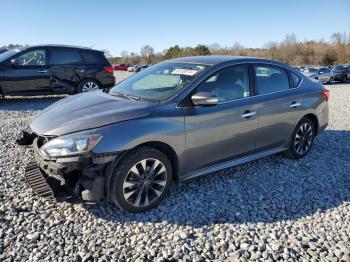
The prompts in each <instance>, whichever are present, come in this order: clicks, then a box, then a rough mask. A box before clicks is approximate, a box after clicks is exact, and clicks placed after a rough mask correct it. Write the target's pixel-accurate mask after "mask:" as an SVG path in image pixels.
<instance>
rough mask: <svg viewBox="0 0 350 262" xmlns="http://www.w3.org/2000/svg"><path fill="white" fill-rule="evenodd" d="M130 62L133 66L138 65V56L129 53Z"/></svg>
mask: <svg viewBox="0 0 350 262" xmlns="http://www.w3.org/2000/svg"><path fill="white" fill-rule="evenodd" d="M130 60H131V63H132V64H133V65H134V64H137V63H138V61H139V57H138V55H137V54H136V53H134V52H131V53H130Z"/></svg>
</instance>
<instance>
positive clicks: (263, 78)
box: [254, 65, 289, 95]
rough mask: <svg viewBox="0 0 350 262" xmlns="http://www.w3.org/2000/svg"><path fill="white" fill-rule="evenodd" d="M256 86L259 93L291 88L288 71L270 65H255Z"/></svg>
mask: <svg viewBox="0 0 350 262" xmlns="http://www.w3.org/2000/svg"><path fill="white" fill-rule="evenodd" d="M254 72H255V76H256V81H255V82H256V88H257V92H258V94H259V95H263V94H268V93H274V92H278V91H284V90H288V89H289V80H288V75H287V72H286V71H285V70H284V69H283V68H279V67H276V66H270V65H256V66H254Z"/></svg>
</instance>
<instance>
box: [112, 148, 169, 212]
mask: <svg viewBox="0 0 350 262" xmlns="http://www.w3.org/2000/svg"><path fill="white" fill-rule="evenodd" d="M171 182H172V168H171V164H170V161H169V159H168V158H167V157H166V156H165V155H164V154H163V153H162V152H160V151H158V150H156V149H154V148H152V147H140V148H137V149H135V150H133V151H131V152H130V153H129V154H128V155H126V156H125V158H124V159H122V160H121V163H120V164H119V165H118V166H117V167H116V170H115V171H114V173H113V175H112V179H111V183H110V194H111V195H110V197H111V199H112V201H113V202H114V203H115V204H116V205H117V206H119V207H120V208H121V209H123V210H124V211H127V212H131V213H138V212H143V211H147V210H150V209H152V208H154V207H156V206H157V205H158V204H159V203H160V202H161V201H162V199H163V198H164V197H165V195H166V194H167V192H168V191H169V188H170V185H171Z"/></svg>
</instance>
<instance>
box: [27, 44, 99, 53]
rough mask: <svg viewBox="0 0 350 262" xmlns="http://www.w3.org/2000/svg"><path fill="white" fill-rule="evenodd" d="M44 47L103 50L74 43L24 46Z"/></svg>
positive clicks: (29, 47)
mask: <svg viewBox="0 0 350 262" xmlns="http://www.w3.org/2000/svg"><path fill="white" fill-rule="evenodd" d="M40 47H41V48H44V47H59V48H74V49H81V50H87V51H96V52H102V51H100V50H96V49H91V48H89V47H84V46H74V45H58V44H47V45H32V46H25V47H23V48H22V50H25V49H32V48H40Z"/></svg>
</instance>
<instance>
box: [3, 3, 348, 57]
mask: <svg viewBox="0 0 350 262" xmlns="http://www.w3.org/2000/svg"><path fill="white" fill-rule="evenodd" d="M0 10H1V11H0V12H1V15H0V46H2V45H7V44H10V43H18V44H29V45H35V44H69V45H80V46H87V47H94V48H96V49H107V50H109V51H110V52H111V53H112V54H113V55H114V56H118V55H120V52H121V51H122V50H127V51H133V52H139V50H140V48H141V47H142V46H143V45H145V44H149V45H151V46H153V47H154V48H155V51H157V52H161V51H162V50H164V49H165V48H168V47H169V46H172V45H174V44H178V45H180V46H195V45H197V44H198V43H201V44H207V45H209V44H212V43H219V44H221V45H223V46H232V45H233V44H234V43H235V42H239V43H240V44H242V45H243V46H245V47H263V46H264V45H265V44H266V43H267V42H269V41H281V40H282V39H283V38H284V37H285V35H286V34H287V33H295V34H296V36H297V39H298V40H304V39H307V40H319V39H322V38H323V39H325V40H327V41H328V40H329V38H330V36H331V34H332V33H333V32H337V31H340V32H347V33H350V0H334V1H329V0H328V1H326V0H317V1H316V0H308V1H301V0H294V1H277V0H275V1H273V0H263V1H258V0H250V1H249V0H242V1H238V0H237V1H233V0H231V1H230V0H215V1H214V0H212V1H209V0H197V1H194V0H192V1H191V0H174V1H156V0H146V1H141V0H139V1H137V0H134V1H125V0H123V1H112V0H111V1H107V0H106V1H104V0H99V1H92V0H85V1H83V0H75V1H69V0H60V1H47V0H26V1H24V0H22V1H20V0H1V2H0Z"/></svg>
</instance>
